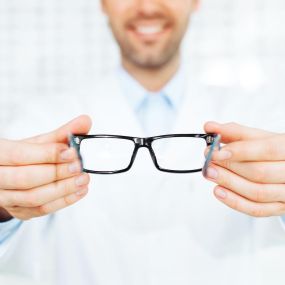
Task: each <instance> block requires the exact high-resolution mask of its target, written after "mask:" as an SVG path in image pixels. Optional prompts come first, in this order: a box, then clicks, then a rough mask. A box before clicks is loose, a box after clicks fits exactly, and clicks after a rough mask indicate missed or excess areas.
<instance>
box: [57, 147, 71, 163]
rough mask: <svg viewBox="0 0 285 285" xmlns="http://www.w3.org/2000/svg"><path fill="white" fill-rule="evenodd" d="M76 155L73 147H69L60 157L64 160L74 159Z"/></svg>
mask: <svg viewBox="0 0 285 285" xmlns="http://www.w3.org/2000/svg"><path fill="white" fill-rule="evenodd" d="M73 156H74V151H73V149H71V148H69V149H67V150H64V151H63V152H62V153H61V154H60V158H61V159H62V160H71V159H73Z"/></svg>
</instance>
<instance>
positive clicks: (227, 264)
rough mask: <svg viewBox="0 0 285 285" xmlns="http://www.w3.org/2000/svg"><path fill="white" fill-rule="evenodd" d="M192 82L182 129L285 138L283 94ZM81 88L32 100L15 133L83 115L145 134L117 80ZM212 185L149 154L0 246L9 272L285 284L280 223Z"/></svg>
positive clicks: (71, 278)
mask: <svg viewBox="0 0 285 285" xmlns="http://www.w3.org/2000/svg"><path fill="white" fill-rule="evenodd" d="M189 77H190V78H192V80H190V81H189V89H188V90H187V92H186V93H187V98H186V102H185V103H184V104H183V109H182V110H181V111H180V114H179V118H178V120H177V122H176V126H175V127H174V129H173V130H172V132H173V133H180V132H187V133H195V132H198V133H200V132H203V124H204V123H205V122H206V121H208V120H217V121H220V122H228V121H236V122H239V123H242V124H246V125H251V126H255V127H260V128H267V129H270V130H273V131H283V132H284V130H285V117H284V114H282V111H283V110H281V109H283V108H282V107H284V106H285V99H284V97H282V96H280V97H279V96H277V95H276V97H274V95H272V97H269V96H263V95H262V93H258V94H257V95H252V94H247V93H246V92H244V91H241V90H239V89H237V88H235V87H233V88H221V87H217V86H216V87H213V86H207V85H206V84H202V83H201V82H197V81H196V80H195V76H194V74H189ZM79 92H80V93H79V94H78V92H74V94H70V96H69V99H66V98H41V99H39V100H35V101H33V102H29V106H28V105H26V106H25V107H23V109H22V116H21V118H20V117H19V120H18V121H15V123H14V124H13V125H11V126H9V130H7V132H6V134H7V135H6V136H7V137H11V138H12V137H23V136H24V137H26V136H30V135H34V134H36V133H42V132H44V131H48V130H50V129H52V128H56V127H58V126H59V125H61V124H62V123H64V122H66V121H67V120H70V119H72V118H73V117H74V116H76V115H79V114H82V113H86V114H88V115H90V116H91V117H92V119H93V127H92V131H91V132H90V133H97V134H98V133H105V134H106V133H107V134H123V135H134V136H141V135H143V133H142V130H141V128H140V126H139V124H138V122H137V119H136V117H135V115H134V114H133V111H132V110H131V108H130V107H129V105H128V102H127V101H126V99H125V98H124V95H123V94H122V91H121V89H120V87H119V84H118V82H117V78H116V76H114V75H113V74H110V75H108V76H106V78H105V79H103V80H101V83H100V85H97V84H95V86H92V84H91V85H88V86H86V87H85V89H84V91H83V90H80V91H79ZM276 100H277V101H276ZM278 100H279V101H278ZM272 102H274V104H273V105H272V104H271V103H272ZM270 104H271V105H272V106H274V111H273V110H271V109H270V108H271V107H270ZM275 104H276V105H275ZM279 110H280V111H279ZM16 133H17V135H15V134H16ZM168 151H171V150H170V149H169V150H168ZM181 151H182V150H181ZM213 187H214V184H212V183H210V182H207V181H205V179H204V178H203V177H202V175H201V173H197V174H187V175H174V174H165V173H160V172H158V171H157V170H156V169H155V168H154V166H153V164H152V161H151V159H150V156H149V154H148V153H147V150H145V149H142V150H140V152H139V155H138V156H137V159H136V162H135V164H134V166H133V169H132V170H131V171H130V172H128V173H126V174H121V175H114V176H98V175H97V176H96V175H94V176H92V181H91V185H90V190H89V194H88V195H87V196H86V197H85V198H84V199H83V200H82V201H80V202H79V203H77V204H76V205H73V206H71V207H69V208H67V209H64V210H62V211H59V212H58V213H56V215H54V216H53V218H47V217H43V218H37V219H32V220H30V221H27V222H24V223H23V225H22V226H21V228H20V229H19V231H18V232H17V233H16V234H15V235H14V236H13V238H12V239H11V240H10V241H9V242H8V246H7V244H6V245H5V248H4V247H2V248H1V247H0V255H1V258H0V271H1V272H5V273H14V274H18V275H19V276H31V277H32V278H34V280H39V281H40V282H41V283H40V284H42V282H43V281H48V280H51V284H61V285H66V284H68V285H78V284H92V285H93V284H99V285H160V284H161V285H173V284H179V285H189V284H202V285H208V284H209V285H210V284H211V285H212V284H219V285H228V284H243V285H246V284H250V285H261V284H264V285H265V284H266V285H267V284H270V285H272V284H274V285H275V284H284V283H285V271H284V268H285V267H284V262H285V231H284V228H283V227H282V223H281V220H280V219H279V218H278V217H271V218H264V219H255V218H251V217H248V216H246V215H244V214H241V213H238V212H235V211H233V210H231V209H229V208H227V207H226V206H224V205H223V204H221V203H220V202H219V201H217V200H216V199H215V198H214V196H213V193H212V189H213ZM282 264H283V265H282Z"/></svg>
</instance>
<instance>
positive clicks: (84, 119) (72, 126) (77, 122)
mask: <svg viewBox="0 0 285 285" xmlns="http://www.w3.org/2000/svg"><path fill="white" fill-rule="evenodd" d="M91 125H92V121H91V119H90V117H89V116H87V115H81V116H79V117H77V118H75V119H74V120H72V121H70V122H68V123H67V124H65V125H63V126H62V127H60V128H59V129H57V130H54V131H52V132H50V133H47V134H43V135H39V136H35V137H32V138H28V139H25V140H24V141H25V142H29V143H55V142H58V143H67V138H68V135H69V134H70V133H72V134H87V133H88V132H89V130H90V129H91Z"/></svg>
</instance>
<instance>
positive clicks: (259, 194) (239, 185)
mask: <svg viewBox="0 0 285 285" xmlns="http://www.w3.org/2000/svg"><path fill="white" fill-rule="evenodd" d="M207 173H208V177H207V178H208V179H209V180H211V181H213V182H215V183H216V184H218V185H219V186H222V187H224V188H227V189H229V190H230V191H232V192H234V193H236V194H238V195H240V196H243V197H245V198H247V199H249V200H251V201H254V202H259V203H267V202H285V185H284V184H259V183H253V182H250V181H248V180H246V179H244V178H243V177H241V176H239V175H237V174H235V173H233V172H231V171H229V170H227V169H225V168H222V167H219V166H217V165H215V166H214V165H213V164H211V166H210V168H208V172H207Z"/></svg>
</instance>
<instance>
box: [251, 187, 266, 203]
mask: <svg viewBox="0 0 285 285" xmlns="http://www.w3.org/2000/svg"><path fill="white" fill-rule="evenodd" d="M253 193H254V194H253V196H254V200H255V201H256V202H260V203H263V202H267V201H268V192H267V190H266V189H265V188H263V187H259V189H255V190H254V191H253Z"/></svg>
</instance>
